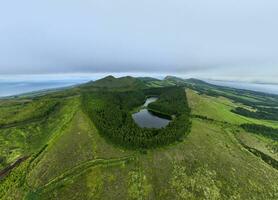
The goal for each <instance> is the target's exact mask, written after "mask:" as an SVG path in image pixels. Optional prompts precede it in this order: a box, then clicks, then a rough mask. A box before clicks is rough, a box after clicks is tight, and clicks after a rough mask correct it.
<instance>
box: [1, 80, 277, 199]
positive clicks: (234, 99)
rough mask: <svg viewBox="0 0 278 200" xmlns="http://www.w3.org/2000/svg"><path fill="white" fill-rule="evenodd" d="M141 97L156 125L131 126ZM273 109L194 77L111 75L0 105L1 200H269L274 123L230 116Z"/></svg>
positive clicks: (270, 102)
mask: <svg viewBox="0 0 278 200" xmlns="http://www.w3.org/2000/svg"><path fill="white" fill-rule="evenodd" d="M150 96H157V97H158V100H157V101H156V102H153V103H151V104H149V106H148V109H150V110H152V111H154V112H156V113H161V114H163V115H167V116H168V117H171V118H172V121H171V122H170V123H169V124H168V125H167V126H166V127H165V128H161V129H147V128H140V127H138V126H137V124H136V123H135V122H134V121H133V119H132V116H131V114H132V112H133V111H135V110H138V109H139V108H141V106H142V104H143V103H144V102H145V100H146V98H148V97H150ZM277 102H278V97H277V96H275V95H267V94H262V93H257V92H251V91H245V90H236V89H232V88H226V87H220V86H213V85H211V84H207V83H205V82H203V81H200V80H196V79H189V80H184V79H181V78H176V77H167V78H165V79H164V80H159V79H153V78H147V77H144V78H139V79H136V78H133V77H123V78H119V79H117V78H114V77H111V76H109V77H106V78H105V79H103V80H99V81H96V82H90V83H87V84H84V85H79V86H78V87H74V88H68V89H65V90H57V91H55V92H52V93H48V92H45V93H40V94H37V93H32V94H31V96H28V95H25V96H19V97H16V98H10V99H3V100H0V112H1V116H0V124H1V127H0V168H1V169H0V170H1V171H0V174H3V175H0V176H1V177H0V199H1V200H2V199H3V200H10V199H12V200H13V199H16V200H24V199H28V200H29V199H30V200H52V199H59V200H71V199H88V200H90V199H93V200H102V199H127V200H131V199H134V200H145V199H149V200H156V199H159V200H160V199H163V200H164V199H165V200H174V199H186V200H199V199H207V200H217V199H221V200H222V199H223V200H256V199H258V200H259V199H267V200H277V199H278V184H277V180H278V171H277V166H278V162H277V160H278V155H277V152H278V151H277V149H278V148H277V146H278V145H277V142H278V140H277V130H278V121H277V120H275V119H274V117H273V116H274V115H273V116H272V117H271V120H269V119H268V118H266V117H265V116H262V117H261V116H260V117H256V116H254V115H253V116H249V115H247V114H243V113H235V112H233V111H232V110H236V109H237V108H239V107H240V108H243V109H245V110H244V112H245V111H248V112H254V113H256V112H265V113H267V114H269V113H275V112H276V110H277V108H278V106H277V105H278V104H277ZM254 113H252V114H254ZM257 114H258V113H257ZM267 114H266V115H267ZM185 136H186V137H185ZM2 172H3V173H2Z"/></svg>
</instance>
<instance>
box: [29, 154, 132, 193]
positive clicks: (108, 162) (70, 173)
mask: <svg viewBox="0 0 278 200" xmlns="http://www.w3.org/2000/svg"><path fill="white" fill-rule="evenodd" d="M135 158H136V156H135V155H133V156H126V157H122V158H111V159H94V160H89V161H86V162H83V163H81V164H79V165H77V166H75V167H73V168H71V169H69V170H67V171H65V172H64V173H62V174H60V175H59V176H57V177H55V178H53V179H52V180H50V181H49V182H48V183H46V184H44V185H43V186H41V187H38V188H36V189H35V191H34V192H35V193H41V192H48V191H51V190H52V189H53V188H54V187H56V186H57V184H61V185H62V184H63V183H64V182H66V181H68V180H69V179H70V178H73V177H77V176H79V175H80V174H82V173H83V172H85V171H86V170H88V169H90V168H92V167H97V166H113V165H119V164H123V163H126V162H128V161H132V160H134V159H135Z"/></svg>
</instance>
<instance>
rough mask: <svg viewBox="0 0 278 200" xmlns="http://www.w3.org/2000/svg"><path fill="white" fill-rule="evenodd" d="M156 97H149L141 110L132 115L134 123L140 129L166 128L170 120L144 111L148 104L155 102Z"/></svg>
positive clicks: (146, 110)
mask: <svg viewBox="0 0 278 200" xmlns="http://www.w3.org/2000/svg"><path fill="white" fill-rule="evenodd" d="M156 100H157V98H156V97H150V98H148V99H147V100H146V102H145V103H144V105H143V107H142V109H141V110H140V111H139V112H137V113H134V114H133V115H132V118H133V120H134V121H135V123H136V124H137V125H138V126H139V127H141V128H163V127H165V126H167V125H168V124H169V123H170V121H171V120H169V119H166V118H163V117H162V116H158V115H157V114H155V113H153V112H151V111H149V110H148V109H146V107H147V106H148V104H150V103H152V102H154V101H156Z"/></svg>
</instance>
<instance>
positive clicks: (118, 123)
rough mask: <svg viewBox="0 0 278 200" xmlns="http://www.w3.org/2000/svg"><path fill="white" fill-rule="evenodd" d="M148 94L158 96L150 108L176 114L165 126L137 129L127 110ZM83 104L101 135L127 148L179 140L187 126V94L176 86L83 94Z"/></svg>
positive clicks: (143, 147)
mask: <svg viewBox="0 0 278 200" xmlns="http://www.w3.org/2000/svg"><path fill="white" fill-rule="evenodd" d="M149 95H156V96H159V100H158V101H157V102H155V103H152V104H150V108H151V109H152V110H154V111H156V112H159V113H164V114H167V115H170V116H171V115H175V117H174V118H173V120H172V121H171V122H170V124H169V125H168V126H166V127H165V128H161V129H148V128H140V127H138V125H137V124H136V123H135V122H134V121H133V119H132V117H131V113H130V111H131V110H132V109H133V108H136V107H138V106H140V105H142V104H143V103H144V101H145V99H146V97H147V96H149ZM82 105H83V109H84V111H85V112H86V113H87V114H88V116H89V117H90V118H91V119H92V120H93V122H94V123H95V125H96V127H97V128H98V130H99V131H100V134H101V135H103V136H104V137H105V138H106V139H108V140H109V141H111V142H113V143H114V144H117V145H120V146H123V147H126V148H132V149H134V148H140V149H147V148H155V147H159V146H163V145H167V144H170V143H173V142H175V141H179V140H181V139H182V138H183V137H184V136H185V134H186V133H187V132H188V131H189V128H190V120H189V113H190V109H189V108H188V104H187V99H186V94H185V91H184V89H183V88H179V87H169V88H163V89H147V90H136V91H127V92H108V91H105V92H103V91H102V92H101V91H98V92H93V93H83V95H82Z"/></svg>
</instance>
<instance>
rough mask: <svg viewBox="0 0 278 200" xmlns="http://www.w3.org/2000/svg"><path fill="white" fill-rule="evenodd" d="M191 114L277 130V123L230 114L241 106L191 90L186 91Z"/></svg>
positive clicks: (222, 98) (225, 99)
mask: <svg viewBox="0 0 278 200" xmlns="http://www.w3.org/2000/svg"><path fill="white" fill-rule="evenodd" d="M187 93H188V94H189V95H188V98H189V102H191V104H190V107H191V108H192V114H195V115H203V116H207V117H209V118H211V119H214V120H217V121H226V122H229V123H232V124H243V123H254V124H263V125H266V126H271V127H274V128H278V123H277V121H270V120H258V119H253V118H248V117H244V116H242V115H238V114H235V113H232V112H230V111H231V110H232V109H233V108H235V107H238V106H243V105H241V104H238V103H234V102H232V101H231V100H229V99H227V98H224V97H211V96H207V95H199V94H197V92H195V91H193V90H187Z"/></svg>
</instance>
